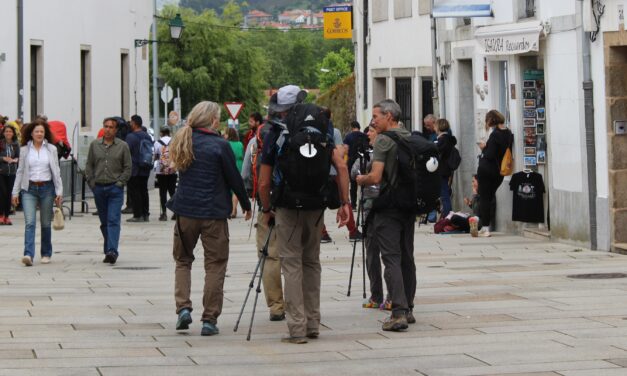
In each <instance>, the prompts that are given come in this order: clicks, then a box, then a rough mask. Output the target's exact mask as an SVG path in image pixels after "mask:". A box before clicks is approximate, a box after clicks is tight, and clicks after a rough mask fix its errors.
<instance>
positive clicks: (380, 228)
mask: <svg viewBox="0 0 627 376" xmlns="http://www.w3.org/2000/svg"><path fill="white" fill-rule="evenodd" d="M400 116H401V108H400V106H399V105H398V103H396V102H394V101H393V100H391V99H386V100H383V101H381V102H379V103H377V104H375V105H374V107H373V109H372V123H373V125H374V128H375V130H376V131H377V133H378V135H377V139H376V141H375V143H374V148H373V149H374V150H373V156H372V158H373V162H372V169H371V171H370V172H369V173H368V174H366V175H358V176H357V177H356V181H357V184H359V185H362V186H371V185H377V184H379V185H380V191H381V192H386V193H387V194H388V195H390V194H392V195H393V194H394V190H395V189H397V186H396V183H397V180H398V179H399V171H398V166H399V161H398V158H397V157H398V152H397V150H398V145H397V143H396V142H395V141H394V139H392V138H391V137H390V136H388V135H387V134H384V132H393V133H394V134H395V135H396V137H398V138H400V139H405V140H407V139H408V138H409V137H410V135H411V133H410V132H409V131H408V130H407V129H405V128H403V127H401V126H400V125H399V120H400ZM388 190H389V191H388ZM371 215H372V216H373V218H372V220H371V221H370V223H369V226H370V227H371V230H372V231H374V233H375V234H376V236H375V237H374V241H376V244H377V245H378V247H379V251H380V252H381V257H382V259H383V264H384V266H385V271H384V276H385V283H386V285H387V287H388V290H389V292H390V297H391V300H392V314H391V316H390V318H389V319H387V320H386V321H385V322H384V323H383V328H382V329H383V330H386V331H400V330H404V329H407V324H408V323H415V322H416V320H415V318H414V316H413V313H412V310H413V307H414V295H415V293H416V265H415V264H414V253H413V252H414V222H415V220H416V216H415V214H414V213H411V212H406V211H402V208H396V207H387V208H381V209H377V210H376V211H375V212H374V213H372V214H371ZM369 232H370V229H369Z"/></svg>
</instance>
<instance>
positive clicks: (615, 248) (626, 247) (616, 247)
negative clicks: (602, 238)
mask: <svg viewBox="0 0 627 376" xmlns="http://www.w3.org/2000/svg"><path fill="white" fill-rule="evenodd" d="M612 252H614V253H620V254H621V255H627V243H612Z"/></svg>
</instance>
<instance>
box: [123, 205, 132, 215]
mask: <svg viewBox="0 0 627 376" xmlns="http://www.w3.org/2000/svg"><path fill="white" fill-rule="evenodd" d="M122 214H133V208H129V207H128V206H127V207H125V208H124V209H122Z"/></svg>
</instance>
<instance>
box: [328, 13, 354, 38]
mask: <svg viewBox="0 0 627 376" xmlns="http://www.w3.org/2000/svg"><path fill="white" fill-rule="evenodd" d="M351 38H353V7H352V6H334V7H324V39H351Z"/></svg>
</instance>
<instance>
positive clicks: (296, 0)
mask: <svg viewBox="0 0 627 376" xmlns="http://www.w3.org/2000/svg"><path fill="white" fill-rule="evenodd" d="M229 1H230V0H181V1H180V6H181V7H185V8H190V9H193V10H195V11H196V12H198V13H202V12H203V11H205V10H208V9H213V10H214V11H216V12H218V11H221V10H222V9H223V8H224V5H225V4H227V3H228V2H229ZM333 3H336V1H333V0H247V1H239V5H240V6H241V7H242V8H244V9H246V10H252V9H257V10H261V11H264V12H266V13H270V14H274V15H277V14H278V13H280V12H282V11H284V10H286V9H312V10H315V11H319V10H322V8H323V7H324V6H327V5H330V4H333Z"/></svg>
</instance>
